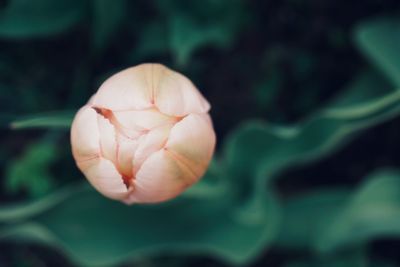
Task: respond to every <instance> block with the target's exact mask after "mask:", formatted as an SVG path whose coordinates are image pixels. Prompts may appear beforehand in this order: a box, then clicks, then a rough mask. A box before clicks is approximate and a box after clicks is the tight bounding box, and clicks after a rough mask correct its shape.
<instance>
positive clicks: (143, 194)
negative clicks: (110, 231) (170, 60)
mask: <svg viewBox="0 0 400 267" xmlns="http://www.w3.org/2000/svg"><path fill="white" fill-rule="evenodd" d="M209 109H210V105H209V103H208V102H207V101H206V100H205V99H204V97H203V96H202V95H201V94H200V92H199V91H198V90H197V89H196V88H195V86H194V85H193V84H192V83H191V81H190V80H189V79H187V78H186V77H185V76H183V75H181V74H179V73H177V72H174V71H172V70H170V69H168V68H166V67H165V66H163V65H160V64H142V65H138V66H136V67H132V68H128V69H126V70H123V71H121V72H119V73H117V74H115V75H113V76H112V77H110V78H109V79H108V80H106V81H105V82H104V83H103V84H102V85H101V87H100V88H99V90H98V91H97V93H96V94H95V95H94V96H93V97H92V98H91V99H90V100H89V102H88V103H87V104H86V105H85V106H84V107H82V108H81V109H80V110H79V112H78V113H77V114H76V116H75V119H74V121H73V124H72V128H71V144H72V153H73V156H74V158H75V160H76V163H77V166H78V168H79V169H80V170H81V171H82V172H83V173H84V175H85V176H86V178H87V179H88V180H89V182H90V183H91V184H92V185H93V186H94V187H95V188H96V189H97V190H98V191H99V192H100V193H102V194H103V195H104V196H106V197H109V198H111V199H116V200H120V201H123V202H125V203H127V204H131V203H136V202H137V203H154V202H161V201H165V200H168V199H171V198H174V197H176V196H178V195H179V194H180V193H182V192H183V191H184V190H185V189H186V188H187V187H189V186H190V185H192V184H193V183H195V182H196V181H198V180H199V178H200V177H201V176H202V175H203V174H204V172H205V170H206V169H207V166H208V164H209V162H210V159H211V157H212V155H213V152H214V147H215V133H214V130H213V126H212V123H211V119H210V116H209V115H208V111H209Z"/></svg>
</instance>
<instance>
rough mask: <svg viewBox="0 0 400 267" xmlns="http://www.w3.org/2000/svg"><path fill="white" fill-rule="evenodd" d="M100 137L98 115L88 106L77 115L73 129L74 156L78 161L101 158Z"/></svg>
mask: <svg viewBox="0 0 400 267" xmlns="http://www.w3.org/2000/svg"><path fill="white" fill-rule="evenodd" d="M99 139H100V135H99V128H98V125H97V113H96V111H94V110H93V109H92V108H90V107H88V106H84V107H82V108H81V109H80V110H79V111H78V113H77V114H76V116H75V118H74V121H73V123H72V127H71V145H72V154H73V155H74V158H75V160H76V161H81V160H87V159H90V158H94V157H97V156H99V154H100V142H99Z"/></svg>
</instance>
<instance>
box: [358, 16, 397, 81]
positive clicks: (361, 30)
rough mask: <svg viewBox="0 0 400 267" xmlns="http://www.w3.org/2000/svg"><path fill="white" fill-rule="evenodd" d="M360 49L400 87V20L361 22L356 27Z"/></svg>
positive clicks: (382, 19)
mask: <svg viewBox="0 0 400 267" xmlns="http://www.w3.org/2000/svg"><path fill="white" fill-rule="evenodd" d="M355 38H356V43H357V45H358V46H359V48H360V50H361V51H362V52H364V54H365V55H366V56H367V57H368V58H369V59H371V60H372V62H373V63H375V64H376V66H377V67H378V68H380V69H381V70H382V71H383V73H384V74H385V75H387V77H388V78H389V79H390V80H391V81H392V82H393V84H394V85H395V86H397V87H400V50H399V47H400V20H399V19H395V18H392V19H389V18H380V19H373V20H369V21H366V22H363V23H361V24H360V25H358V27H356V29H355Z"/></svg>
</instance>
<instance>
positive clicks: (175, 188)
mask: <svg viewBox="0 0 400 267" xmlns="http://www.w3.org/2000/svg"><path fill="white" fill-rule="evenodd" d="M194 181H195V177H193V174H192V173H190V172H186V171H185V170H182V169H181V168H180V167H179V165H178V164H176V162H175V159H173V158H172V157H171V156H170V154H169V153H168V152H167V151H165V150H164V149H162V150H160V151H158V152H155V153H154V154H152V155H151V156H150V157H149V158H148V159H147V160H146V161H145V162H144V163H143V165H142V167H141V168H140V170H139V171H138V172H137V174H136V179H135V180H134V190H133V192H132V193H130V194H129V197H128V198H127V200H126V201H125V202H126V203H128V204H130V203H134V202H142V203H154V202H161V201H165V200H168V199H171V198H173V197H175V196H177V195H179V194H180V193H181V192H182V191H183V190H184V189H185V188H186V187H188V186H189V185H191V184H192V183H193V182H194Z"/></svg>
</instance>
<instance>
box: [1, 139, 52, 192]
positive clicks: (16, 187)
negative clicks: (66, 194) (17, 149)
mask: <svg viewBox="0 0 400 267" xmlns="http://www.w3.org/2000/svg"><path fill="white" fill-rule="evenodd" d="M56 159H57V151H56V148H55V145H54V143H52V142H49V141H42V142H38V143H34V144H32V145H30V146H29V147H27V150H26V151H25V152H24V154H23V155H22V157H21V158H19V159H15V160H14V161H12V162H11V164H10V165H9V166H8V169H7V170H6V174H5V175H6V177H7V179H6V180H5V182H6V184H5V186H6V189H7V191H8V192H10V193H16V192H20V191H25V192H26V193H27V194H28V195H30V196H32V197H39V196H43V195H44V194H46V193H49V192H50V190H51V189H53V188H54V180H53V176H52V175H51V174H50V171H49V167H50V164H51V163H53V162H54V161H55V160H56Z"/></svg>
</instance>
